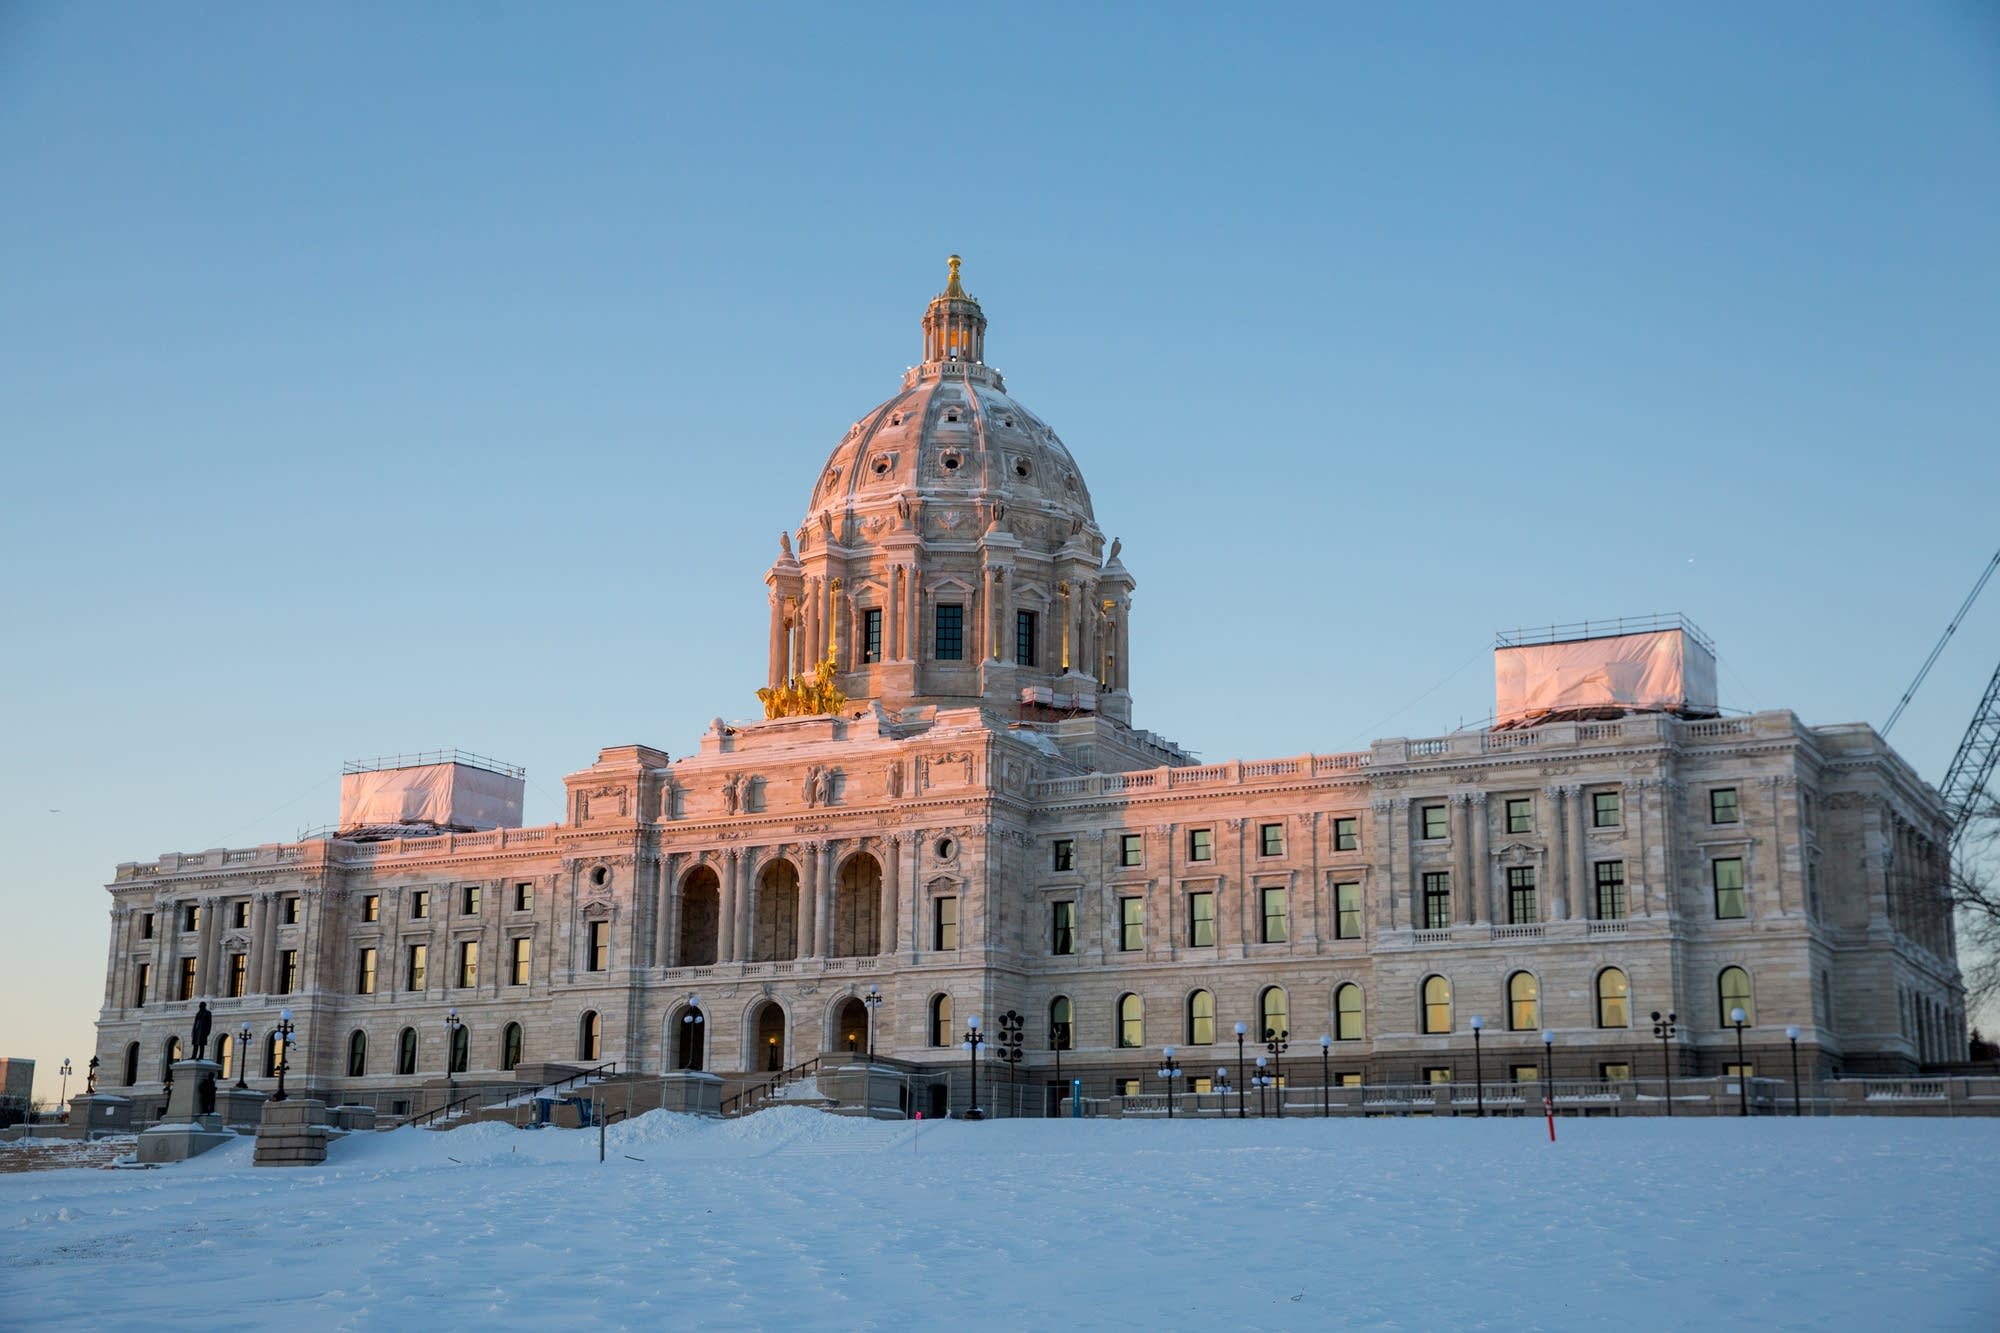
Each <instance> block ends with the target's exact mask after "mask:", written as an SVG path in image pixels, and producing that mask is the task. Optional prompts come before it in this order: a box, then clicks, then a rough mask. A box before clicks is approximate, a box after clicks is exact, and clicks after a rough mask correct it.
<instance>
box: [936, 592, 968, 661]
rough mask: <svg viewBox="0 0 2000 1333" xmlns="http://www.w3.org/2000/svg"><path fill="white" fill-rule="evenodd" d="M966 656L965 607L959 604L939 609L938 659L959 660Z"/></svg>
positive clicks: (943, 606)
mask: <svg viewBox="0 0 2000 1333" xmlns="http://www.w3.org/2000/svg"><path fill="white" fill-rule="evenodd" d="M964 657H965V608H964V607H963V606H959V605H957V604H955V603H954V604H950V605H942V606H939V607H938V609H937V659H938V661H940V662H957V661H960V660H962V659H963V658H964Z"/></svg>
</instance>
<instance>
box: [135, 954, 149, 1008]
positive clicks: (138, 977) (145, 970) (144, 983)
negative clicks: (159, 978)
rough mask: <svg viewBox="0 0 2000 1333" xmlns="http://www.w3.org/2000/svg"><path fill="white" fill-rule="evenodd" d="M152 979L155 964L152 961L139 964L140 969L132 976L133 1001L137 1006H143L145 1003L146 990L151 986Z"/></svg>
mask: <svg viewBox="0 0 2000 1333" xmlns="http://www.w3.org/2000/svg"><path fill="white" fill-rule="evenodd" d="M152 981H153V965H152V964H151V963H141V964H139V967H138V970H137V971H136V972H135V973H134V974H133V977H132V1003H133V1004H134V1005H135V1006H140V1007H143V1006H144V1005H145V1003H146V991H147V989H148V987H150V986H151V984H152Z"/></svg>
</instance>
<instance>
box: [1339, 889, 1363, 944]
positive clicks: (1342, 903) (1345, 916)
mask: <svg viewBox="0 0 2000 1333" xmlns="http://www.w3.org/2000/svg"><path fill="white" fill-rule="evenodd" d="M1333 911H1334V918H1333V937H1334V938H1335V939H1337V940H1358V939H1360V938H1361V886H1360V885H1359V884H1336V885H1334V886H1333Z"/></svg>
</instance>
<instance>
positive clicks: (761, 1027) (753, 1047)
mask: <svg viewBox="0 0 2000 1333" xmlns="http://www.w3.org/2000/svg"><path fill="white" fill-rule="evenodd" d="M750 1038H751V1041H750V1051H749V1052H748V1058H746V1059H745V1060H744V1061H743V1067H744V1068H745V1069H746V1070H747V1069H763V1070H777V1069H783V1068H784V1067H785V1011H784V1010H783V1009H782V1008H780V1007H779V1006H778V1003H777V1002H776V1001H775V1000H766V1001H764V1002H763V1003H762V1004H760V1005H758V1006H757V1008H756V1011H755V1012H754V1013H752V1014H751V1016H750Z"/></svg>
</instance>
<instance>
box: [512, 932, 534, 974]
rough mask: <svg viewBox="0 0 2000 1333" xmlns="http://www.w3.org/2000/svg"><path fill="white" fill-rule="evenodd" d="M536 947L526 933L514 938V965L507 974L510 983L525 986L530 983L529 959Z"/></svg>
mask: <svg viewBox="0 0 2000 1333" xmlns="http://www.w3.org/2000/svg"><path fill="white" fill-rule="evenodd" d="M534 947H535V946H534V945H533V943H532V942H530V941H529V939H528V937H527V936H526V935H521V936H518V937H516V939H515V940H514V958H513V965H512V968H511V970H510V971H509V972H508V975H507V984H508V985H510V986H525V985H527V984H528V968H529V961H530V959H531V958H532V957H533V950H534Z"/></svg>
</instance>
